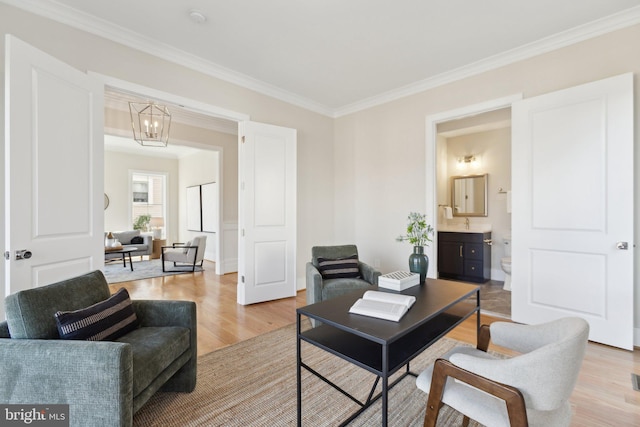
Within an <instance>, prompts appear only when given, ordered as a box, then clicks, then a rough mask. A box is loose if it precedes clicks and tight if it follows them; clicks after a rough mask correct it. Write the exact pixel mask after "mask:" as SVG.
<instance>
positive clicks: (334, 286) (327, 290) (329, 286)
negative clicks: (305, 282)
mask: <svg viewBox="0 0 640 427" xmlns="http://www.w3.org/2000/svg"><path fill="white" fill-rule="evenodd" d="M371 287H372V285H371V283H369V282H367V281H365V280H362V279H331V280H325V281H324V283H323V287H322V301H325V300H328V299H331V298H335V297H339V296H342V295H345V294H348V293H350V292H353V291H355V290H358V289H371Z"/></svg>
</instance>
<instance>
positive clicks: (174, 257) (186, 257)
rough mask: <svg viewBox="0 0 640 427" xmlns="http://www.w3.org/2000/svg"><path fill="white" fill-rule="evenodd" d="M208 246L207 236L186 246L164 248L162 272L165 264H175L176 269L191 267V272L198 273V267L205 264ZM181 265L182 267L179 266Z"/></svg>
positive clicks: (197, 238) (196, 239) (176, 245)
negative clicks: (205, 253) (205, 251)
mask: <svg viewBox="0 0 640 427" xmlns="http://www.w3.org/2000/svg"><path fill="white" fill-rule="evenodd" d="M206 245H207V236H198V237H196V238H194V239H193V240H192V241H191V242H187V244H186V245H181V244H175V245H173V246H163V247H162V271H165V272H166V271H167V270H166V269H165V264H164V263H165V262H173V266H174V268H175V267H189V268H191V271H196V265H197V264H198V263H200V267H202V264H203V262H204V250H205V247H206ZM178 264H180V265H178Z"/></svg>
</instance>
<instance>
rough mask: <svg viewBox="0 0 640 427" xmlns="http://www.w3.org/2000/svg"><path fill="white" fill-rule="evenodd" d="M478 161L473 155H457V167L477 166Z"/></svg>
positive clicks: (478, 164)
mask: <svg viewBox="0 0 640 427" xmlns="http://www.w3.org/2000/svg"><path fill="white" fill-rule="evenodd" d="M478 166H480V162H479V161H478V159H477V158H476V156H474V155H468V156H463V157H458V169H468V168H477V167H478Z"/></svg>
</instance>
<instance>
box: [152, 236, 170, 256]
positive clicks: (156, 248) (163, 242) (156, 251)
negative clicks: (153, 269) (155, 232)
mask: <svg viewBox="0 0 640 427" xmlns="http://www.w3.org/2000/svg"><path fill="white" fill-rule="evenodd" d="M163 246H167V239H153V252H152V253H151V259H159V258H160V254H161V253H162V247H163Z"/></svg>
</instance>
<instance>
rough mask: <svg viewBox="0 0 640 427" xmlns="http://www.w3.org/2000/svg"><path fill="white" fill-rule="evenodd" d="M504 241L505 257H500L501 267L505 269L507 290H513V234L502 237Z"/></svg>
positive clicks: (505, 288) (505, 287) (505, 286)
mask: <svg viewBox="0 0 640 427" xmlns="http://www.w3.org/2000/svg"><path fill="white" fill-rule="evenodd" d="M502 243H504V258H502V259H500V267H502V270H503V271H504V287H503V289H504V290H505V291H510V290H511V236H506V237H505V238H504V239H502Z"/></svg>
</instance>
